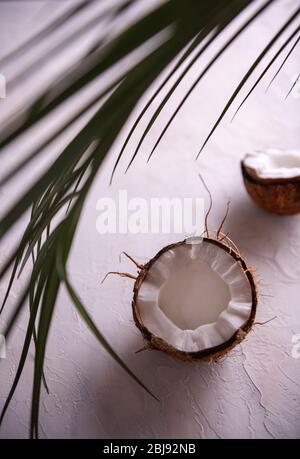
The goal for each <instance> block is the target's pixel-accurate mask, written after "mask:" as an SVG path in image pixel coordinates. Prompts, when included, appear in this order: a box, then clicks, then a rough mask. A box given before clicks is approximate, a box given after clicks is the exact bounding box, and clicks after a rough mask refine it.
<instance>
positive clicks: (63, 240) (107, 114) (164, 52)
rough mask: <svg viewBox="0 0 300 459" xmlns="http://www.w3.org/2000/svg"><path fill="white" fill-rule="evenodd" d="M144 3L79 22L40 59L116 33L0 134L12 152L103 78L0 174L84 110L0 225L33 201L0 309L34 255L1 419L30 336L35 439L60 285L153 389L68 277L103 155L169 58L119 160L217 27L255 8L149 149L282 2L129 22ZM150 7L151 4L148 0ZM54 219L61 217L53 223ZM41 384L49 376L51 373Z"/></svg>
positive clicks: (5, 227)
mask: <svg viewBox="0 0 300 459" xmlns="http://www.w3.org/2000/svg"><path fill="white" fill-rule="evenodd" d="M143 1H144V3H145V0H140V1H137V0H127V1H121V0H120V1H115V2H112V4H110V6H109V7H107V6H106V5H105V4H104V6H103V9H102V10H101V12H100V13H99V14H98V15H97V16H93V18H92V19H90V20H88V21H87V22H86V23H84V24H80V26H77V28H76V30H74V32H72V33H71V34H70V35H69V36H68V37H67V38H66V39H64V40H63V41H61V42H60V43H59V44H58V45H56V46H55V47H53V48H52V49H51V50H50V51H49V54H48V55H47V56H44V57H43V60H45V59H47V58H48V57H51V56H53V55H54V56H55V54H56V53H57V52H59V51H60V50H61V49H64V48H65V47H66V46H68V44H69V43H70V42H72V40H73V38H74V37H75V36H76V35H81V34H83V35H84V34H85V32H86V31H87V30H89V28H90V27H93V26H95V25H97V24H99V25H101V24H102V22H105V21H106V23H107V24H111V25H114V26H116V31H115V32H111V30H110V29H111V28H110V27H109V28H108V29H109V30H108V31H107V32H105V30H104V32H103V29H102V28H101V27H98V29H99V30H98V29H97V30H98V33H97V39H96V40H95V42H94V44H93V45H92V46H91V47H90V49H89V50H88V52H86V53H85V54H84V55H83V56H81V57H80V58H78V60H77V62H76V63H75V64H74V65H73V66H72V67H71V68H69V69H68V71H67V72H65V74H64V75H63V76H62V77H60V78H56V79H55V80H54V81H53V83H52V85H51V86H49V87H48V88H47V89H46V90H43V91H42V92H41V93H40V94H39V95H38V96H37V97H36V99H35V100H34V101H33V102H32V103H30V104H29V105H28V106H25V107H23V110H22V112H21V113H20V112H17V113H15V114H14V115H13V116H12V117H11V118H10V119H9V120H8V121H7V123H6V124H5V126H4V127H3V128H2V130H1V133H0V147H1V151H0V154H1V153H2V152H5V151H6V147H7V146H9V145H10V144H11V143H12V142H13V141H15V140H16V139H18V138H22V136H23V134H26V133H30V132H31V130H32V129H33V128H36V127H39V124H40V123H41V121H43V120H44V119H47V117H48V116H49V115H51V114H52V113H53V112H54V110H59V109H60V108H61V107H62V106H64V104H65V102H67V101H68V100H70V99H71V98H73V97H75V96H76V95H77V94H79V93H81V92H82V91H83V90H84V89H85V88H88V87H89V85H90V84H91V83H93V82H95V81H97V84H98V83H99V85H97V88H101V89H97V90H95V93H94V95H93V96H92V97H90V98H88V100H87V101H86V102H85V103H83V104H82V105H81V106H80V107H79V108H78V109H77V110H76V111H75V114H74V113H70V116H69V117H68V119H67V120H64V121H62V122H61V124H60V125H59V126H58V127H56V128H55V129H54V130H53V132H51V133H50V134H49V135H48V136H45V137H44V138H43V140H42V141H41V142H40V143H39V144H38V145H35V147H33V148H32V150H31V151H30V152H29V154H28V155H27V156H26V158H22V157H20V158H19V160H18V162H17V164H16V165H15V166H14V167H13V168H12V169H11V170H10V171H8V172H7V173H6V174H5V175H4V176H3V177H2V179H1V181H0V185H3V184H5V183H9V182H10V181H11V180H12V179H13V178H15V176H16V174H18V173H19V172H20V171H22V170H23V168H24V167H25V166H26V165H28V163H30V162H31V161H33V159H35V158H37V157H38V156H39V155H41V154H42V153H43V151H44V150H45V148H46V147H47V146H49V145H50V144H51V143H52V142H53V141H54V140H55V139H56V138H57V137H58V136H60V135H61V134H63V133H64V132H66V131H67V129H68V128H69V127H70V126H72V125H73V124H74V123H75V121H77V120H80V119H82V117H83V116H85V117H87V115H88V118H87V121H85V124H84V126H83V127H82V128H81V129H79V130H78V132H77V134H76V135H75V136H74V138H73V139H72V140H71V141H70V142H69V144H68V145H67V146H66V147H65V148H64V149H63V150H62V151H58V156H57V158H56V159H55V161H53V163H52V164H51V166H50V167H49V168H48V170H47V171H45V172H44V173H43V174H41V176H40V177H37V179H36V181H35V182H34V183H33V184H32V185H31V186H30V187H29V188H28V189H26V190H24V193H23V195H22V196H21V197H20V199H18V200H17V202H15V203H14V204H13V205H12V206H11V208H10V209H9V210H8V211H7V212H6V214H5V215H4V216H3V217H2V219H1V224H0V235H1V237H3V236H5V235H6V234H7V233H8V232H9V231H11V230H12V228H13V226H14V224H15V223H16V222H17V221H18V220H19V219H20V218H21V217H22V216H23V215H24V214H25V213H26V212H27V211H28V210H29V209H30V207H31V208H32V212H31V216H30V219H29V222H28V224H27V227H26V229H25V230H24V234H23V237H22V239H21V241H20V242H19V243H18V244H17V245H16V247H15V249H14V250H13V251H12V253H11V254H10V256H9V257H8V260H6V262H5V263H4V264H3V266H2V267H1V270H0V279H2V277H3V276H4V275H5V274H6V273H7V272H8V271H9V270H11V275H10V281H9V285H8V288H7V292H6V295H5V297H4V299H3V303H2V307H1V312H2V311H3V308H4V306H5V303H6V301H7V299H8V296H9V292H10V289H11V286H12V285H13V282H14V280H15V278H16V275H17V274H18V272H22V270H23V269H24V267H25V265H26V264H27V263H28V260H29V259H30V257H32V259H33V265H32V268H31V275H30V278H29V280H28V282H27V284H26V285H25V288H24V290H23V292H22V294H21V295H20V298H19V299H18V301H17V304H16V305H15V309H14V310H13V311H11V314H10V318H9V320H8V323H7V325H6V328H5V330H4V334H5V335H6V337H7V338H8V337H9V335H10V333H11V331H12V330H13V328H14V326H15V324H16V321H17V319H18V317H19V314H20V312H21V311H22V309H23V307H24V305H25V304H26V302H29V308H30V315H29V320H28V323H27V331H26V336H25V341H24V346H23V350H22V354H21V357H20V361H19V366H18V369H17V372H16V376H15V380H14V383H13V385H12V388H11V391H10V393H9V395H8V398H7V400H6V403H5V405H4V408H3V411H2V415H1V418H0V422H2V420H3V417H4V414H5V412H6V410H7V408H8V405H9V402H10V400H11V399H12V397H13V394H14V391H15V389H16V387H17V384H18V382H19V379H20V377H21V374H22V370H23V367H24V364H25V361H26V358H27V355H28V350H29V346H30V343H31V341H32V340H34V343H35V348H36V354H35V367H34V381H33V393H32V411H31V429H30V432H31V433H30V434H31V437H37V436H38V413H39V400H40V393H41V384H42V380H43V365H44V358H45V352H46V344H47V338H48V335H49V330H50V328H51V323H52V317H53V311H54V308H55V305H56V300H57V295H58V292H59V289H60V286H61V285H64V286H65V288H66V290H67V292H68V293H69V295H70V298H71V299H72V301H73V303H74V306H75V308H76V309H77V311H78V313H79V314H80V316H81V317H82V319H83V320H84V321H85V322H86V324H87V326H88V327H89V328H90V329H91V331H92V333H93V334H94V335H95V337H96V338H97V339H98V341H99V342H100V344H101V345H102V346H103V347H104V348H105V349H106V350H107V351H108V352H109V353H110V355H112V357H113V358H114V359H115V360H116V361H117V362H118V363H119V364H120V365H121V366H122V367H123V368H124V369H125V370H126V371H127V372H128V374H129V375H130V376H131V377H132V378H133V379H134V380H135V381H136V382H138V383H139V384H140V386H141V387H143V388H144V389H145V390H147V391H148V392H149V393H150V394H151V392H150V391H149V390H148V389H147V388H146V387H145V386H144V384H143V383H142V382H141V381H140V380H139V379H138V378H137V377H136V375H135V374H134V373H133V372H132V371H131V370H130V369H129V368H128V367H127V366H126V364H125V363H124V362H123V361H122V360H121V359H120V357H119V356H118V355H117V354H116V353H115V352H114V351H113V349H112V347H111V346H110V345H109V343H108V342H107V341H106V340H105V338H104V337H103V335H102V334H101V332H100V331H99V329H98V328H97V326H96V324H95V323H94V321H93V319H92V318H91V316H90V315H89V313H88V311H87V310H86V309H85V307H84V305H83V303H82V301H81V299H80V298H79V296H78V295H77V293H76V292H75V290H74V288H73V286H72V285H71V283H70V280H69V278H68V273H67V261H68V255H69V252H70V248H71V245H72V242H73V238H74V234H75V231H76V227H77V224H78V221H79V218H80V215H81V211H82V208H83V205H84V202H85V199H86V196H87V194H88V192H89V189H90V187H91V185H92V183H93V181H94V179H95V177H96V175H97V172H98V170H99V168H100V167H101V164H102V161H103V159H104V158H105V156H106V155H107V154H108V152H109V151H110V148H111V146H112V144H113V143H114V141H115V139H116V138H117V136H118V135H119V133H120V131H121V129H122V127H123V126H124V124H125V122H126V120H127V119H128V117H129V116H130V114H131V113H132V111H133V109H134V108H135V106H136V104H137V102H138V101H139V100H140V99H141V97H142V96H143V95H144V94H145V92H146V91H147V90H148V89H149V88H150V87H151V85H152V84H153V83H154V82H155V80H156V79H157V78H158V77H159V76H160V75H161V73H162V72H163V71H164V70H165V69H167V67H168V66H169V65H170V64H172V65H173V67H172V68H171V70H169V73H168V74H167V76H166V77H165V78H164V79H163V81H162V83H160V85H159V87H158V88H157V89H156V90H155V91H154V94H153V95H152V96H151V97H150V99H149V100H148V101H147V102H146V103H145V106H144V108H143V110H142V111H141V113H140V114H139V115H138V116H137V119H136V122H135V123H134V125H133V126H132V129H131V130H130V132H129V134H128V136H127V137H126V140H125V142H124V145H123V147H122V149H121V151H120V154H119V156H118V158H117V162H116V164H115V168H116V167H117V165H118V162H119V160H120V158H121V156H122V154H123V152H124V151H125V148H126V146H127V144H128V142H129V140H130V138H131V137H132V134H133V132H134V131H135V129H136V127H137V126H138V124H139V122H140V120H141V119H142V118H143V115H144V114H145V113H146V111H147V110H148V108H149V107H150V106H151V105H152V103H153V102H154V100H156V98H157V97H159V95H160V93H161V91H162V90H163V89H164V88H165V87H166V85H167V83H168V82H169V81H170V79H171V77H172V76H173V75H174V74H175V72H179V76H177V77H176V80H175V82H174V83H173V84H172V86H171V88H170V89H169V91H168V92H167V94H166V95H165V96H164V98H163V99H162V101H161V102H160V104H159V106H158V108H157V109H156V111H155V112H154V114H153V116H152V118H151V120H150V122H149V123H148V125H147V127H146V129H145V131H144V133H143V134H142V136H141V138H140V141H139V142H138V145H137V147H136V149H135V152H134V155H133V157H132V159H131V161H130V164H131V163H132V161H133V160H134V158H135V156H136V154H137V153H138V150H139V148H140V146H141V144H142V142H143V140H144V138H145V137H146V136H147V134H148V132H149V131H150V129H151V127H152V126H153V124H154V123H155V121H156V120H157V117H158V115H159V113H161V111H162V110H163V109H164V107H165V105H166V104H167V102H168V100H169V99H170V97H171V96H172V94H173V93H174V91H175V90H176V88H177V87H178V85H179V83H180V82H181V81H182V79H183V78H184V77H185V76H186V74H187V73H188V71H189V69H190V68H191V67H192V66H193V65H194V63H195V62H197V61H198V59H199V57H200V56H201V55H202V54H203V53H204V52H205V51H206V50H207V49H208V48H209V47H210V46H211V45H212V44H213V43H214V42H215V40H216V38H217V37H219V36H220V35H221V33H222V32H223V31H224V30H225V29H226V27H228V25H230V24H232V23H233V21H234V20H235V19H236V18H237V17H238V16H239V15H240V14H241V13H243V12H246V13H247V11H246V10H247V8H248V7H250V11H249V13H247V14H248V17H247V19H246V20H245V22H244V23H243V24H242V25H241V26H239V27H238V28H237V29H236V31H235V32H234V33H233V35H232V36H231V37H230V38H229V39H228V40H227V41H226V42H225V43H224V44H223V45H222V46H220V49H219V51H218V52H217V53H216V54H215V56H214V57H213V58H212V59H211V60H210V61H209V63H208V64H207V65H206V66H205V67H204V68H203V69H202V70H201V72H200V74H199V76H198V78H197V79H196V81H195V82H194V83H193V84H192V86H191V87H190V89H189V91H188V93H187V94H186V95H185V96H184V98H183V99H182V101H181V103H180V104H179V106H178V108H177V109H176V110H175V112H174V114H173V115H172V117H171V119H170V120H169V122H168V123H167V125H166V126H165V127H164V128H163V130H162V133H161V135H160V136H159V138H158V140H157V142H156V144H155V146H154V148H153V150H152V152H151V153H150V156H151V155H152V153H153V152H154V150H155V148H156V147H157V145H158V144H159V142H160V140H161V138H162V136H163V135H164V133H165V132H166V130H167V129H168V127H169V125H170V124H171V122H172V120H173V119H174V117H175V116H176V114H177V113H178V111H179V110H180V108H181V107H182V105H183V104H184V102H185V101H186V100H187V98H188V97H189V95H190V94H191V93H192V91H193V89H194V88H195V87H196V85H197V84H198V83H199V82H200V81H201V79H202V78H203V76H204V75H205V74H206V73H207V72H208V71H209V70H210V68H211V67H212V66H213V65H214V63H215V62H216V61H217V60H218V58H219V57H220V56H221V55H222V53H223V52H224V51H225V50H226V49H227V48H228V47H229V46H230V45H232V43H233V42H234V41H235V40H236V39H237V38H238V37H239V35H240V34H241V33H243V32H244V31H245V30H246V29H247V27H248V26H249V25H250V24H251V23H252V22H253V21H255V20H256V19H257V18H258V17H259V16H260V15H261V14H262V13H263V12H264V11H265V10H267V9H268V8H269V7H270V6H271V5H273V3H275V4H276V0H268V1H264V2H261V1H260V0H202V1H201V2H200V1H199V0H188V1H186V2H182V0H166V1H164V2H161V3H157V2H153V5H152V8H151V9H150V10H149V11H148V12H147V13H145V14H144V15H142V16H139V17H138V18H137V19H135V20H133V21H132V19H131V20H128V18H127V16H126V14H127V13H128V11H129V12H130V13H131V16H132V13H134V12H135V8H136V5H137V4H140V3H142V2H143ZM92 6H93V0H90V1H81V2H78V3H77V4H76V5H75V6H73V7H72V8H70V9H69V10H67V12H65V13H64V14H63V15H62V16H60V17H59V18H58V19H56V20H54V21H53V22H52V23H50V24H49V25H48V26H47V27H46V28H45V29H43V30H41V31H40V32H39V33H38V34H37V35H35V36H33V37H31V38H30V39H29V40H28V41H27V42H26V43H24V44H23V45H21V46H20V47H19V48H17V49H15V50H14V51H13V52H12V53H10V54H8V55H6V56H4V58H2V59H1V60H0V65H1V67H2V66H3V65H7V64H9V62H11V61H14V60H15V59H17V58H18V57H20V55H23V53H25V52H27V51H28V50H31V49H32V48H35V47H36V46H37V45H38V44H39V43H40V42H42V41H44V40H46V39H49V38H51V37H52V36H53V34H55V33H56V32H57V30H60V29H61V28H62V27H64V26H65V25H66V24H67V23H69V22H70V21H72V20H73V19H74V17H75V18H76V17H77V18H78V17H80V14H82V12H83V11H87V10H89V8H91V7H92ZM147 6H148V7H149V3H148V2H147ZM255 8H256V9H255ZM125 18H126V21H127V22H126V21H125ZM297 20H298V24H296V26H294V29H293V31H292V33H290V35H289V37H288V38H287V39H286V41H285V42H284V44H283V45H281V47H280V48H279V49H277V50H276V51H275V53H274V55H273V57H272V59H271V60H270V62H269V64H268V65H267V66H266V67H265V69H264V71H263V72H262V73H261V75H260V77H259V78H258V79H257V80H256V82H255V83H254V85H253V86H252V88H251V90H250V91H249V93H248V94H247V96H246V97H245V98H244V100H243V101H242V104H243V103H244V102H245V101H246V99H247V97H248V96H249V95H250V94H251V93H252V91H253V90H254V89H255V87H256V86H257V85H258V83H259V82H260V80H261V78H262V77H263V76H264V74H265V73H266V72H267V71H268V70H269V68H270V67H271V66H272V65H273V63H274V62H275V61H276V60H277V58H278V57H279V56H280V55H281V53H282V52H283V51H284V50H285V48H286V47H287V46H288V44H289V43H290V42H291V41H292V39H293V38H295V37H297V34H298V32H299V8H298V9H295V10H294V11H291V14H290V17H289V18H287V19H286V20H285V21H283V26H282V27H281V28H280V30H278V31H274V37H273V38H272V40H270V42H269V43H268V44H267V45H266V47H265V49H264V50H263V51H262V53H261V54H260V55H259V56H258V58H257V59H256V60H255V62H254V63H253V64H252V65H251V66H250V68H249V71H248V72H247V73H246V74H245V76H244V77H243V79H242V80H241V82H240V84H239V85H238V87H237V88H236V90H235V92H234V94H233V95H232V97H231V98H230V100H229V102H228V103H227V105H226V107H225V108H224V110H223V112H222V114H221V115H220V117H219V118H218V120H217V122H216V124H215V126H214V127H213V129H212V131H211V132H210V134H209V136H208V137H207V139H206V141H205V143H204V145H205V144H206V142H207V141H208V139H209V138H210V136H211V135H212V133H213V132H214V130H215V129H216V128H217V126H218V124H219V123H220V121H221V120H222V118H223V116H224V114H225V113H226V111H227V110H228V108H229V107H230V106H231V104H232V102H233V101H234V100H235V98H236V97H237V96H238V94H239V93H240V91H241V89H242V88H243V86H244V84H245V83H246V81H247V80H248V79H249V78H250V76H251V75H252V73H253V71H254V69H255V68H256V67H257V66H258V65H259V63H260V62H261V61H262V59H263V58H264V57H265V56H266V54H267V53H268V52H269V51H270V50H271V49H273V48H274V46H275V45H276V43H277V41H278V39H279V38H280V37H281V35H282V34H284V33H285V32H286V30H288V29H289V27H291V26H293V24H294V23H295V22H296V21H297ZM124 21H125V23H128V22H129V25H127V26H126V27H124V26H123V22H124ZM122 26H123V27H122ZM298 41H299V37H298V38H297V42H296V43H298ZM145 44H147V46H146V47H144V48H143V45H145ZM295 46H296V44H294V46H293V48H292V49H291V50H290V51H289V54H290V53H291V52H292V50H293V49H294V48H295ZM136 51H139V56H140V57H139V58H138V59H137V61H136V62H135V63H134V64H131V65H129V66H127V67H125V68H124V67H122V66H119V65H117V64H119V63H120V62H122V61H123V60H124V58H126V57H127V56H130V55H133V54H134V53H135V52H136ZM289 54H288V56H289ZM288 56H286V58H285V60H284V61H283V63H282V65H281V67H280V68H279V69H278V71H280V70H281V68H282V66H283V65H284V63H285V61H286V60H287V58H288ZM174 60H175V63H174ZM38 68H39V62H38V60H36V61H35V62H33V63H32V64H31V65H29V66H27V67H26V68H25V69H23V70H21V72H20V73H19V74H18V75H17V77H15V79H14V84H17V83H18V81H19V80H20V78H21V77H22V78H23V77H26V78H31V77H32V75H33V74H34V73H35V72H36V71H38ZM110 69H113V70H114V78H113V79H110V81H109V83H107V81H106V79H105V75H106V72H107V71H108V70H110ZM277 73H278V72H277ZM277 73H276V75H277ZM176 74H177V73H176ZM276 75H275V76H276ZM242 104H241V105H242ZM239 108H240V107H239ZM84 119H85V118H84ZM115 168H114V170H113V173H114V171H115ZM62 210H66V212H65V213H63V214H61V211H62ZM57 216H59V220H58V223H57V219H55V217H57ZM54 219H55V222H56V223H55V224H54ZM35 327H36V329H35ZM44 384H46V381H45V379H44ZM151 395H153V394H151Z"/></svg>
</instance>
